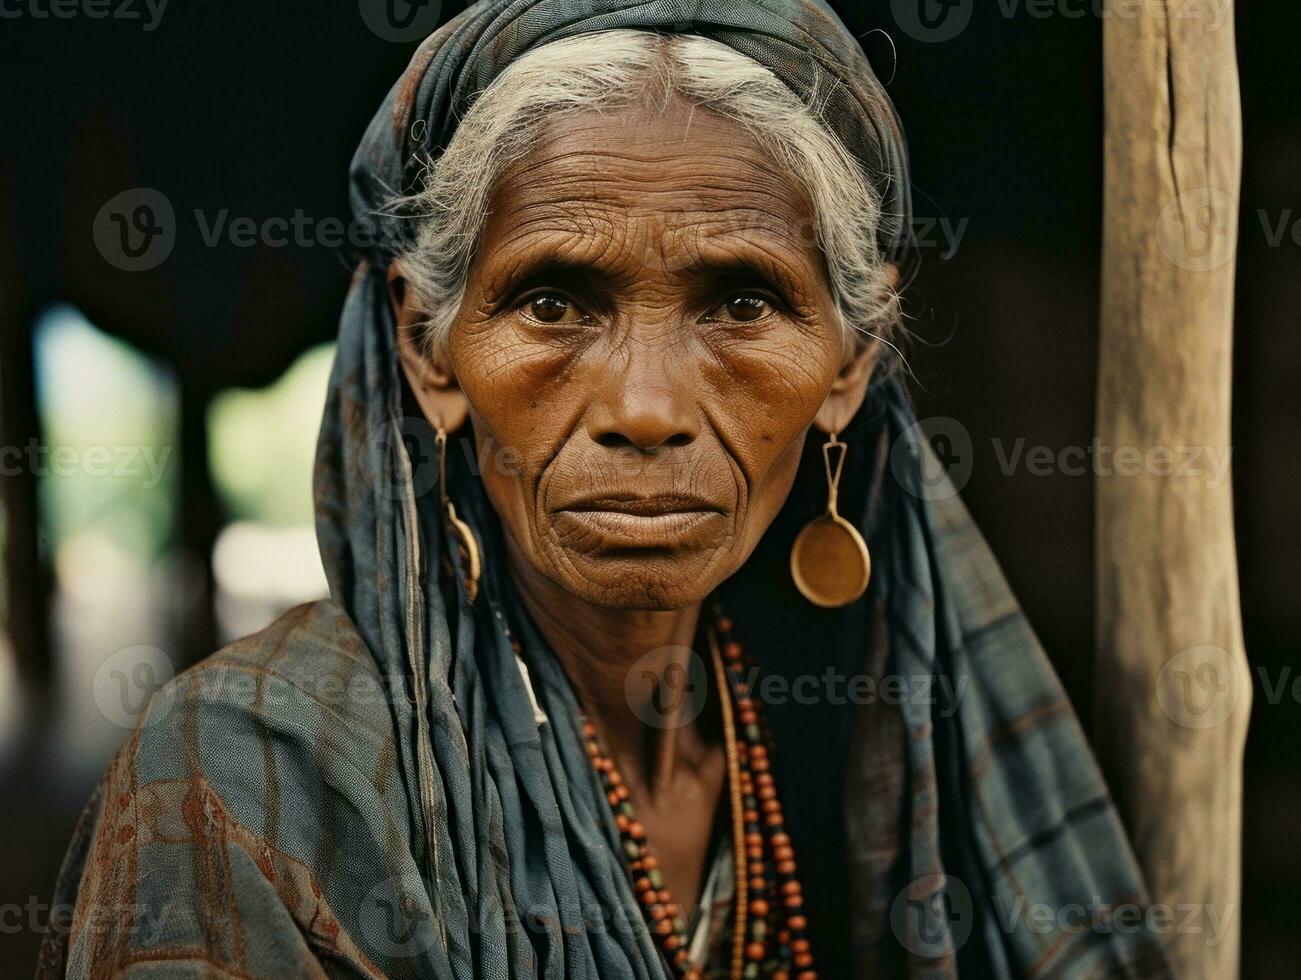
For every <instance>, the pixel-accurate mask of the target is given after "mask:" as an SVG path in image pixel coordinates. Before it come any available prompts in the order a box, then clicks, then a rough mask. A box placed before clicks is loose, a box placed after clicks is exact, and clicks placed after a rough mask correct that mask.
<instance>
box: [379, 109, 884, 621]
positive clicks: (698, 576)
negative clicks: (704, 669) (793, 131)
mask: <svg viewBox="0 0 1301 980" xmlns="http://www.w3.org/2000/svg"><path fill="white" fill-rule="evenodd" d="M402 319H403V316H402V314H401V313H400V314H399V320H400V321H401V320H402ZM856 346H857V345H854V344H853V343H852V342H848V341H845V340H842V332H841V328H840V326H839V324H838V321H837V315H836V310H835V305H834V302H833V299H832V295H831V290H830V287H829V284H828V280H827V276H826V270H825V265H824V262H823V259H822V256H821V253H820V252H819V250H818V248H817V246H816V244H815V241H814V235H813V223H812V216H811V213H810V211H809V208H808V206H807V204H806V202H805V200H804V197H803V195H802V194H801V192H800V191H799V190H797V188H796V187H795V186H794V185H793V184H792V183H791V182H790V181H789V180H788V179H787V178H786V177H785V176H784V175H783V174H782V172H781V170H780V169H779V168H778V167H776V166H774V165H773V164H772V163H771V162H770V161H769V160H768V158H767V157H766V156H765V155H764V153H763V152H762V151H761V149H760V148H759V146H758V145H757V144H756V143H755V142H754V141H753V140H752V139H751V138H750V137H749V136H748V135H747V134H746V132H745V130H744V129H743V128H742V127H740V126H739V125H738V124H735V123H732V122H730V121H727V120H723V119H720V118H717V117H715V116H712V115H710V114H708V113H705V112H703V111H699V110H697V111H696V112H694V113H692V112H691V110H690V108H689V107H688V106H686V105H685V104H681V105H676V106H671V107H670V108H669V109H668V110H666V111H665V112H663V113H651V112H649V111H647V110H641V109H636V110H633V109H630V110H626V111H621V112H618V113H605V114H595V113H593V114H588V115H583V116H578V117H574V118H571V119H569V120H567V121H564V122H559V123H557V124H556V125H553V126H549V127H547V128H546V135H545V139H543V140H541V141H540V142H539V144H538V145H537V147H536V148H535V149H533V150H532V151H531V153H530V155H529V156H528V158H527V159H525V160H523V161H522V162H521V163H519V164H518V165H516V166H515V167H513V168H512V169H511V170H510V171H509V172H508V173H507V174H506V175H504V176H503V178H502V179H501V180H500V181H499V182H498V187H497V190H496V193H495V195H494V197H493V200H492V203H491V214H490V216H489V217H488V219H487V223H486V225H485V228H484V231H483V235H482V238H481V241H480V244H479V247H478V249H477V252H476V257H475V260H474V262H473V265H472V268H471V270H470V275H469V282H468V289H467V292H466V295H465V299H464V302H463V304H462V306H461V309H460V311H459V313H458V315H457V319H456V321H455V323H454V325H453V326H452V328H451V331H450V334H449V336H448V341H447V347H446V350H445V351H444V352H442V353H441V354H440V355H439V357H438V358H434V359H429V358H425V360H426V361H429V360H439V359H441V358H445V363H444V364H440V365H436V366H435V368H433V369H430V368H429V367H428V365H423V366H422V365H421V364H419V363H416V356H415V355H413V354H412V353H411V349H410V344H409V343H408V344H404V347H405V351H404V364H405V366H406V370H407V373H408V377H409V378H411V379H412V381H413V387H414V388H415V389H416V391H417V395H418V396H419V397H421V401H422V403H423V404H425V406H426V411H429V412H431V414H436V415H438V416H441V417H442V419H443V420H444V422H445V424H452V425H454V424H455V423H456V420H457V418H458V408H457V406H458V404H460V405H463V406H464V407H463V408H461V409H460V413H459V414H460V416H464V415H465V414H466V413H467V412H468V415H469V417H470V419H471V420H472V422H473V425H474V433H475V438H476V441H477V446H478V452H479V459H480V473H481V475H482V479H483V482H484V485H485V487H486V489H487V492H488V496H489V498H490V499H491V501H492V503H493V506H494V507H495V508H496V510H497V513H498V514H499V515H500V517H501V520H502V523H503V525H504V527H505V529H506V532H507V538H508V546H509V548H510V550H511V560H512V562H514V564H515V571H516V572H517V574H522V575H524V576H525V577H526V578H527V577H531V576H533V575H536V574H541V575H543V576H545V577H546V578H548V579H550V580H551V581H552V582H554V583H556V584H558V585H560V586H561V587H563V588H564V589H565V590H566V591H568V592H569V593H572V594H573V595H575V596H578V597H580V598H582V599H584V600H586V601H589V602H592V603H595V604H598V605H601V606H605V607H616V608H630V609H668V608H679V607H682V606H686V605H689V604H692V603H695V602H698V601H700V600H701V599H702V598H704V597H705V596H706V595H708V594H709V592H710V591H711V590H713V589H714V588H715V587H716V586H717V585H718V584H719V583H720V582H722V581H723V580H724V579H725V578H727V577H728V576H729V575H731V574H732V573H733V572H735V571H736V570H737V569H738V568H739V567H740V566H741V564H742V563H743V562H744V561H745V559H746V558H747V557H748V556H749V554H750V553H751V551H752V550H753V549H754V547H755V545H756V544H757V542H758V541H759V538H760V537H761V536H762V534H763V533H764V531H765V530H766V529H767V528H768V526H769V524H770V523H771V522H772V520H773V518H774V517H775V516H776V514H777V512H778V510H779V509H780V507H781V505H782V503H783V502H784V501H785V499H786V496H787V493H788V492H789V490H790V487H791V483H792V481H793V480H794V477H795V472H796V467H797V463H798V461H799V458H800V453H801V450H802V448H803V444H804V439H805V434H806V432H807V431H808V428H809V426H810V424H811V423H812V422H814V421H815V417H816V419H817V421H818V422H819V423H820V424H821V425H822V427H823V428H824V429H830V428H832V427H835V426H839V425H843V424H844V423H845V422H846V421H848V419H849V417H851V416H852V414H853V412H854V411H856V410H857V408H858V405H859V404H860V403H861V401H862V398H863V393H864V390H865V387H866V383H867V376H868V375H869V374H870V368H871V363H870V362H871V354H870V352H865V351H857V350H856V349H855V348H856ZM431 370H432V375H431ZM430 376H432V377H434V378H436V379H441V380H440V381H435V382H434V383H431V382H430V380H429V377H430ZM422 378H423V380H422ZM458 399H459V400H460V401H459V403H458V401H457V400H458Z"/></svg>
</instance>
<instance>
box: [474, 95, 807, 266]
mask: <svg viewBox="0 0 1301 980" xmlns="http://www.w3.org/2000/svg"><path fill="white" fill-rule="evenodd" d="M537 248H547V249H549V250H552V251H558V252H563V253H565V254H566V255H568V256H572V257H579V256H581V255H583V254H585V253H588V254H590V255H591V257H593V258H601V259H603V260H606V261H609V262H611V263H613V261H614V260H615V259H616V258H617V257H618V256H616V254H615V252H616V251H617V250H618V249H619V248H623V249H630V250H640V251H641V253H642V254H641V256H640V257H641V258H642V259H645V258H647V257H649V256H655V257H656V258H658V259H659V261H660V262H661V263H665V264H667V266H668V267H670V268H685V267H687V266H688V265H689V264H690V263H691V262H693V261H694V260H696V259H706V258H708V257H709V253H710V252H711V251H718V250H722V251H727V250H731V251H733V252H737V251H741V250H743V249H744V250H752V251H758V252H765V251H766V252H767V253H769V254H768V259H769V261H770V262H778V263H781V264H784V265H786V266H789V267H790V268H789V269H788V270H787V272H786V273H785V274H786V275H792V274H795V273H796V272H797V271H798V272H799V273H800V274H803V275H806V276H807V275H816V276H818V277H820V276H821V272H820V271H819V270H821V269H822V267H823V264H824V263H823V261H822V256H821V252H820V251H819V249H818V248H817V244H816V234H815V232H814V219H813V213H812V209H811V208H810V206H809V204H808V201H807V198H806V195H805V193H804V191H803V189H802V188H801V186H800V185H799V182H798V181H796V180H794V179H793V178H792V177H791V175H790V174H789V173H788V172H787V171H786V170H785V168H783V167H782V165H780V164H779V163H777V162H776V161H774V160H772V159H771V158H770V157H769V155H768V154H767V152H766V151H765V150H764V149H763V147H762V146H761V145H760V143H759V141H758V140H757V139H755V138H754V136H753V135H752V134H751V133H750V132H749V131H748V130H747V129H746V128H745V127H744V126H742V125H740V124H739V123H737V122H734V121H733V120H730V119H726V118H723V117H721V116H719V115H716V114H714V113H711V112H708V111H706V110H702V109H700V108H699V107H695V106H691V105H689V104H687V103H685V102H677V103H671V104H669V105H668V106H666V107H664V108H662V109H657V108H654V107H629V108H626V109H620V110H617V111H607V112H590V113H582V114H578V115H574V116H570V117H568V118H564V119H560V120H557V121H555V122H554V123H550V124H547V125H544V126H542V127H541V128H540V129H539V133H538V137H537V144H536V146H534V147H533V148H531V149H530V150H529V152H528V153H527V154H526V155H525V156H524V157H523V158H522V159H521V160H519V161H518V162H517V163H515V164H514V165H513V166H511V167H509V168H508V169H507V170H506V171H505V172H504V173H503V174H502V176H501V177H500V178H499V179H498V181H497V182H496V185H495V186H494V189H493V193H492V195H491V198H490V205H489V213H488V215H487V219H486V222H485V225H484V230H483V235H482V238H481V250H482V251H484V252H487V253H489V254H491V253H492V252H495V251H502V252H515V251H519V250H525V251H527V250H531V249H537ZM720 258H721V256H720ZM797 266H802V267H803V268H799V269H797V268H795V267H797Z"/></svg>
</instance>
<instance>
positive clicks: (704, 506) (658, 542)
mask: <svg viewBox="0 0 1301 980" xmlns="http://www.w3.org/2000/svg"><path fill="white" fill-rule="evenodd" d="M554 520H555V522H556V524H557V528H556V529H557V531H559V532H560V533H561V534H562V535H563V536H565V537H569V536H571V535H572V536H575V537H577V536H580V535H581V536H582V537H587V536H593V537H595V538H596V539H597V542H594V543H598V546H600V547H603V548H612V549H624V548H690V547H699V546H702V545H705V544H709V543H711V542H712V541H714V540H716V539H717V537H718V536H719V534H720V532H721V530H722V527H723V525H724V523H725V521H726V515H725V514H724V512H723V509H722V508H720V507H717V506H714V505H712V504H709V503H707V502H706V501H704V500H701V499H699V498H696V497H683V496H680V495H662V496H650V497H593V498H589V499H586V500H579V501H575V502H574V503H571V504H567V505H566V506H565V507H562V508H558V509H557V510H556V512H555V514H554Z"/></svg>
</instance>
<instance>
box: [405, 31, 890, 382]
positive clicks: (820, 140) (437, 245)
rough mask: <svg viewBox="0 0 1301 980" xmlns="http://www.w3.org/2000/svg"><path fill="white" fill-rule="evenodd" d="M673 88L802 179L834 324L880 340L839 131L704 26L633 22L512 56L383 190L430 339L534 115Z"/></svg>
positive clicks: (871, 196)
mask: <svg viewBox="0 0 1301 980" xmlns="http://www.w3.org/2000/svg"><path fill="white" fill-rule="evenodd" d="M674 95H677V96H679V97H681V98H684V99H685V100H686V101H688V102H689V103H690V104H692V105H693V106H698V107H699V108H700V109H701V110H703V111H707V112H711V113H715V114H717V115H719V116H722V117H724V118H727V119H730V120H733V121H735V122H738V123H740V124H741V125H742V126H744V127H745V128H746V130H747V131H748V132H749V133H751V134H752V135H753V137H754V138H755V140H756V141H757V142H758V143H759V145H760V146H761V147H762V149H763V150H764V151H765V152H766V153H767V154H768V155H769V156H770V157H771V158H772V159H773V161H774V162H775V163H776V164H777V165H778V166H780V167H781V168H782V169H783V170H784V171H785V172H786V173H787V174H788V175H789V177H790V179H791V180H792V182H793V183H795V185H796V186H797V187H800V188H801V189H802V190H803V191H804V193H805V195H806V196H807V199H808V203H809V205H810V207H811V210H812V213H813V231H814V234H815V235H816V242H817V245H818V247H819V248H820V249H821V251H822V254H823V256H824V257H825V259H826V263H827V272H828V279H829V281H830V283H831V287H832V291H833V295H834V299H835V302H836V306H837V309H838V311H839V313H840V318H841V325H842V327H843V328H844V329H845V330H846V331H847V332H853V331H856V332H857V333H858V334H860V335H863V336H870V337H875V338H877V339H879V340H881V341H882V342H883V346H885V347H887V348H891V345H890V343H889V337H888V334H889V332H890V330H891V328H892V327H893V326H894V325H895V323H896V322H897V321H898V318H899V300H898V295H897V294H896V292H895V289H894V286H893V283H892V280H891V277H890V276H889V275H888V273H887V271H886V268H885V264H884V258H883V257H882V255H881V252H880V249H879V247H878V245H877V239H876V228H877V222H878V219H879V215H880V204H879V198H878V195H877V193H876V192H875V191H874V189H873V188H872V186H871V184H870V182H869V181H868V179H867V177H866V175H865V174H864V173H863V171H862V168H861V167H860V166H859V164H858V163H857V161H856V160H855V159H854V157H853V156H851V155H850V153H849V151H848V150H846V149H845V147H844V145H843V143H841V141H840V140H839V139H838V138H837V137H836V136H835V135H834V134H833V133H832V132H831V131H830V130H829V129H828V128H827V127H826V126H825V125H824V124H823V123H822V122H820V121H819V119H818V116H817V113H816V111H815V109H814V108H811V107H810V106H807V105H805V104H804V103H803V102H802V101H800V99H799V98H798V97H797V96H796V95H795V94H794V93H793V92H792V91H791V90H790V89H789V88H787V87H786V86H785V85H784V84H782V82H781V81H780V80H779V79H778V78H777V76H775V75H774V74H773V73H772V72H771V71H769V70H768V69H767V68H766V67H764V66H763V65H761V64H759V63H758V62H757V61H754V60H752V59H750V58H747V57H746V56H745V55H743V54H740V53H738V52H736V51H734V50H732V49H731V48H729V47H727V46H726V45H724V44H721V43H719V42H717V41H714V40H711V39H709V38H705V37H700V36H697V35H656V34H651V33H648V32H645V31H634V30H616V31H602V32H599V33H592V34H580V35H577V36H574V37H570V38H565V39H562V40H558V41H553V42H550V43H548V44H544V45H541V46H539V47H537V48H534V49H532V50H530V51H528V52H527V53H525V54H524V55H522V56H521V57H520V58H518V59H517V60H516V61H514V62H513V63H511V64H510V65H509V66H508V67H507V68H506V69H505V70H504V71H503V72H502V73H501V74H500V75H499V76H498V77H497V78H496V79H495V80H494V81H493V82H492V84H490V85H489V86H488V87H487V88H485V89H484V90H483V92H482V93H480V94H479V96H478V97H477V98H476V100H475V102H474V103H473V105H472V106H471V107H470V109H469V111H468V112H467V113H466V114H465V117H464V118H463V119H462V120H461V121H460V123H459V124H458V126H457V129H456V132H455V134H454V136H453V137H452V139H451V141H450V143H449V145H448V146H447V148H446V150H445V151H444V152H443V154H442V155H441V156H440V157H439V158H438V159H437V160H436V161H432V162H430V163H428V164H427V165H426V167H425V171H424V173H423V175H422V183H423V186H422V188H421V190H419V191H418V192H417V193H415V194H413V195H411V196H410V197H407V198H403V199H401V200H399V201H397V202H395V203H394V205H393V208H394V210H395V211H398V212H399V213H402V214H405V215H410V216H412V217H413V218H414V219H415V220H416V221H417V223H418V224H417V229H416V235H415V245H414V248H413V250H412V251H410V252H408V253H407V254H405V255H403V256H402V259H403V264H404V267H405V269H406V271H407V276H408V286H409V288H411V289H413V290H414V291H415V297H416V300H417V302H418V304H419V306H420V308H421V310H422V311H423V312H424V313H425V315H426V317H427V319H426V331H427V332H426V340H427V342H428V343H429V344H430V345H436V344H437V343H439V342H441V341H442V339H443V338H445V336H446V334H447V331H448V330H449V329H450V328H451V325H452V323H453V322H454V321H455V319H456V315H457V312H458V310H459V309H460V305H461V301H462V299H463V297H464V293H465V287H466V280H467V276H468V272H469V268H470V263H471V261H472V259H473V257H474V251H475V247H476V245H477V243H478V240H479V236H480V234H481V233H482V230H483V224H484V219H485V216H486V214H487V209H488V205H489V200H490V196H491V194H492V191H493V187H494V185H495V182H496V181H497V180H498V179H499V178H500V177H501V176H502V174H504V173H505V172H506V170H507V169H508V168H509V167H510V166H511V165H512V164H514V163H516V162H518V161H520V160H522V159H523V158H524V157H525V156H526V155H527V154H528V152H529V150H530V149H531V148H532V147H533V145H534V140H535V137H536V136H537V133H538V131H539V129H540V128H541V126H542V125H543V124H544V123H545V122H547V121H552V120H555V119H557V118H562V117H565V116H571V115H576V114H578V113H582V112H587V111H599V110H604V109H613V108H619V107H624V106H631V105H638V104H642V105H648V106H649V105H654V104H656V103H657V102H658V103H659V104H660V105H663V104H664V103H666V102H667V101H668V100H669V99H670V98H671V97H672V96H674ZM850 335H851V336H852V335H853V334H852V333H850ZM431 349H432V346H431ZM891 349H892V348H891ZM884 353H886V352H885V351H883V354H884ZM883 359H884V358H883Z"/></svg>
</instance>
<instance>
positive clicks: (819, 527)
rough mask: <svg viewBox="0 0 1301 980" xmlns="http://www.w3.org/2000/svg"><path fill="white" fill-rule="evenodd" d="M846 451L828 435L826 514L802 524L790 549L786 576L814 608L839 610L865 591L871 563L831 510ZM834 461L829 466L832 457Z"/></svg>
mask: <svg viewBox="0 0 1301 980" xmlns="http://www.w3.org/2000/svg"><path fill="white" fill-rule="evenodd" d="M847 452H848V446H846V445H845V443H843V442H841V441H840V440H839V439H837V438H836V433H834V432H833V433H831V436H830V438H828V439H827V441H826V443H825V444H824V445H823V447H822V463H823V466H825V467H826V471H827V512H826V513H825V514H823V515H821V516H820V517H815V518H814V519H813V520H811V521H809V523H807V524H805V525H804V529H803V530H802V531H800V533H799V536H798V537H796V538H795V545H794V547H792V548H791V577H792V578H793V579H795V587H796V588H798V589H799V590H800V594H801V595H803V596H804V598H806V599H808V600H809V602H811V603H813V604H814V605H815V606H822V607H823V608H824V609H839V608H840V607H841V606H847V605H849V604H850V603H851V602H853V601H854V600H855V599H857V598H858V597H859V596H861V595H862V594H863V593H864V592H866V591H867V582H868V579H869V577H870V576H871V574H872V560H871V557H870V556H869V555H868V553H867V542H866V541H864V540H863V536H862V535H861V534H859V533H858V528H856V527H854V525H853V524H850V523H849V521H847V520H845V519H844V518H843V517H841V516H840V514H839V513H838V512H837V510H836V502H837V497H838V496H839V493H840V474H841V471H842V470H843V469H844V468H845V454H846V453H847ZM833 456H834V457H835V460H834V462H833V460H832V457H833Z"/></svg>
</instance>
